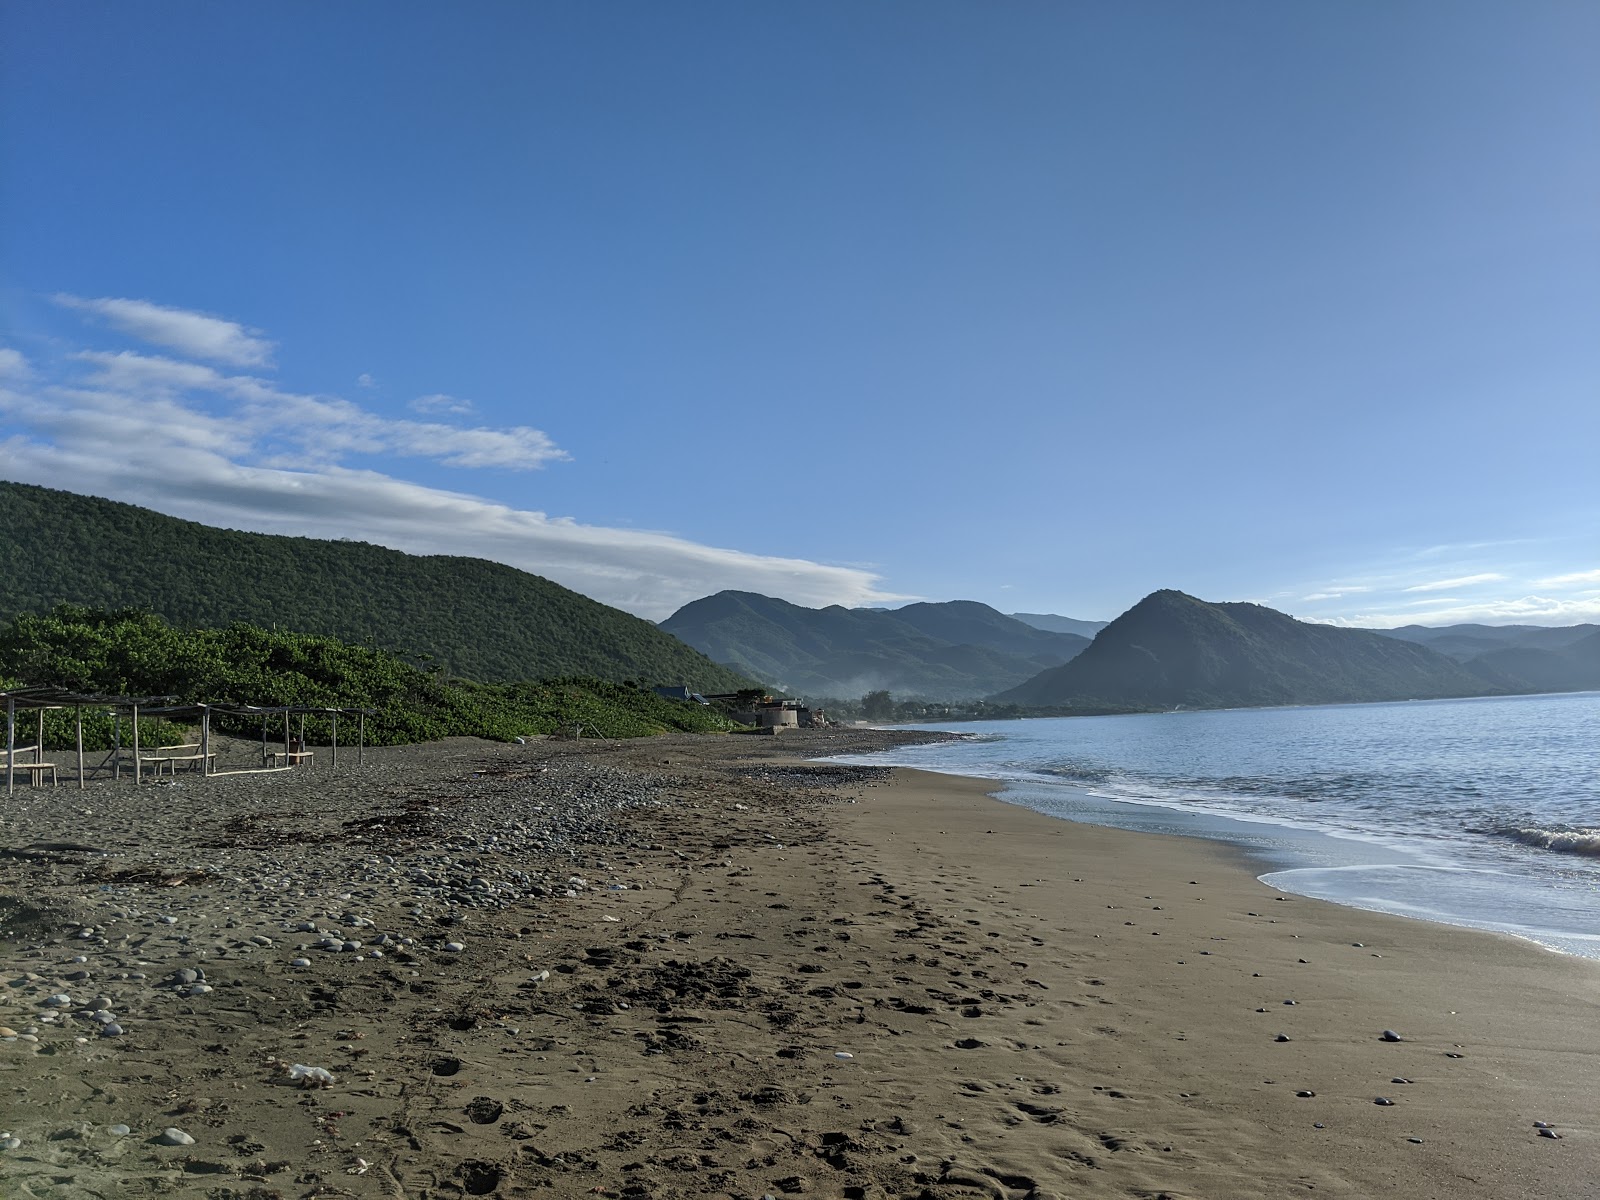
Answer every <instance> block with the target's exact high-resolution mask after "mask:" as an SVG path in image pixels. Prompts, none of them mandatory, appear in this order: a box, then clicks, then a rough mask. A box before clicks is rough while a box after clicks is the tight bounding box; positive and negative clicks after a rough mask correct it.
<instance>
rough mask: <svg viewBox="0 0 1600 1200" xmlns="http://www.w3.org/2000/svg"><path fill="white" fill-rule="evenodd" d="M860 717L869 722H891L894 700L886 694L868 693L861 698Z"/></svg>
mask: <svg viewBox="0 0 1600 1200" xmlns="http://www.w3.org/2000/svg"><path fill="white" fill-rule="evenodd" d="M861 715H862V716H863V717H865V718H866V719H867V720H869V721H892V720H894V700H893V699H892V698H891V697H890V695H889V693H888V692H868V693H867V694H866V695H865V696H863V697H861Z"/></svg>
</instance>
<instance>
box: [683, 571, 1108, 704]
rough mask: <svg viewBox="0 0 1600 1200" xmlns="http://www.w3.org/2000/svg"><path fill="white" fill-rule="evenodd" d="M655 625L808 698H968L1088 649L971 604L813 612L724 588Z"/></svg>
mask: <svg viewBox="0 0 1600 1200" xmlns="http://www.w3.org/2000/svg"><path fill="white" fill-rule="evenodd" d="M661 627H662V628H663V629H666V630H668V631H669V632H671V633H674V634H676V635H677V636H678V637H681V638H682V639H683V640H684V641H686V642H688V643H689V644H690V645H691V646H694V647H695V648H696V649H699V650H702V651H704V652H705V653H706V654H708V655H710V656H711V657H712V658H715V659H716V660H717V661H719V662H727V663H732V664H734V665H736V666H738V667H740V668H741V669H743V670H745V671H747V672H749V673H750V674H752V675H754V676H756V677H757V678H760V679H766V680H769V681H771V682H772V683H775V684H778V685H780V686H782V687H784V688H787V689H789V690H791V691H795V692H799V693H802V694H804V695H809V696H860V695H864V694H865V693H867V692H871V691H877V690H880V689H881V690H888V691H892V692H894V693H896V694H897V695H902V696H905V695H910V696H920V697H923V698H925V699H931V700H962V699H971V698H976V697H979V696H984V695H987V694H989V693H990V692H994V691H997V690H999V689H1000V688H1004V687H1010V686H1012V685H1013V684H1017V683H1021V682H1022V681H1023V680H1025V679H1027V678H1029V677H1030V676H1032V675H1034V674H1035V673H1037V672H1038V671H1039V670H1040V669H1041V668H1044V667H1052V666H1057V665H1059V664H1060V663H1063V662H1066V661H1067V660H1068V659H1070V658H1071V657H1072V656H1073V655H1074V654H1076V653H1078V652H1079V651H1080V650H1082V649H1083V648H1084V647H1085V646H1087V645H1088V639H1086V638H1082V637H1079V636H1077V635H1076V634H1071V633H1052V632H1048V631H1045V630H1041V629H1035V628H1034V627H1033V626H1031V625H1027V624H1025V623H1024V622H1022V621H1018V620H1015V619H1014V618H1012V617H1008V616H1006V615H1005V614H1004V613H1000V612H997V611H995V610H994V609H992V608H990V607H989V606H988V605H986V604H978V603H975V602H973V601H970V600H954V601H950V602H948V603H944V604H911V605H907V606H906V607H905V608H900V609H878V608H843V607H841V606H839V605H837V604H835V605H831V606H829V607H827V608H820V609H819V608H803V607H801V606H800V605H798V604H790V603H789V602H788V601H786V600H776V599H773V598H772V597H771V596H762V595H758V594H756V593H754V592H733V591H727V592H718V593H717V594H716V595H714V596H707V597H705V598H704V599H701V600H695V601H693V602H692V603H689V604H686V605H684V606H683V607H682V608H680V609H679V610H678V611H677V612H675V613H673V614H672V616H670V617H668V618H667V619H666V620H665V621H663V622H662V623H661Z"/></svg>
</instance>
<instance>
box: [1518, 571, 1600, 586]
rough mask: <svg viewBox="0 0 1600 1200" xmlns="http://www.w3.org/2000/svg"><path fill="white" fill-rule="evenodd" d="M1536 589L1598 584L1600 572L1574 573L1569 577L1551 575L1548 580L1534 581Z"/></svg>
mask: <svg viewBox="0 0 1600 1200" xmlns="http://www.w3.org/2000/svg"><path fill="white" fill-rule="evenodd" d="M1533 582H1534V583H1535V585H1537V586H1538V587H1574V586H1577V585H1579V584H1584V583H1600V571H1574V572H1573V573H1572V574H1570V575H1551V576H1550V577H1549V578H1548V579H1535V580H1534V581H1533Z"/></svg>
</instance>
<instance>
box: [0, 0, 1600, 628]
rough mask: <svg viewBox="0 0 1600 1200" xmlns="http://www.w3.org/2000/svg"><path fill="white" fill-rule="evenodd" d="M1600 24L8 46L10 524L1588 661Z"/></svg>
mask: <svg viewBox="0 0 1600 1200" xmlns="http://www.w3.org/2000/svg"><path fill="white" fill-rule="evenodd" d="M1597 147H1600V5H1596V4H1594V3H1593V2H1592V0H1524V2H1521V3H1516V4H1508V3H1504V2H1503V0H1495V2H1493V3H1480V2H1477V0H1430V2H1419V0H1384V2H1383V3H1378V2H1376V0H1374V2H1371V3H1366V2H1358V3H1350V4H1326V3H1311V2H1307V3H1291V4H1284V3H1281V2H1280V0H1209V2H1208V3H1204V4H1195V3H1192V2H1191V0H1129V2H1127V3H1120V2H1119V3H1111V2H1108V0H1093V2H1088V0H1085V2H1075V0H1048V2H1035V0H1007V2H1004V3H977V2H970V3H952V2H949V0H865V2H863V0H810V2H808V3H805V4H785V5H778V4H756V5H752V4H747V3H737V2H733V0H727V2H722V0H717V2H706V0H681V2H677V3H673V4H661V3H657V2H656V0H613V2H610V3H606V4H595V3H592V2H586V0H580V2H572V3H566V2H554V0H551V2H523V0H517V2H514V3H513V2H506V3H494V2H490V0H477V2H474V3H468V4H459V5H441V4H432V3H429V4H423V3H413V2H406V0H381V2H373V0H342V2H341V3H339V4H332V5H329V4H322V3H311V2H305V0H302V2H295V0H285V2H282V3H276V4H270V5H242V4H230V5H219V4H214V3H210V2H205V3H177V2H174V0H149V2H148V3H142V4H137V5H130V4H123V3H88V2H79V0H65V2H63V3H58V4H20V3H12V4H4V3H0V478H3V479H7V480H13V481H20V482H26V483H35V484H43V485H46V486H51V487H58V488H63V489H66V490H69V491H74V492H82V493H88V494H93V495H98V496H105V497H109V498H111V499H115V500H121V501H127V502H130V503H134V504H140V505H144V506H147V507H150V508H153V509H157V510H159V511H161V512H165V513H170V514H173V515H176V516H180V517H185V518H189V519H192V520H197V521H203V522H205V523H207V524H211V525H219V526H226V527H230V528H237V529H249V530H257V531H263V532H272V533H291V534H301V535H308V536H315V537H347V538H354V539H357V540H362V541H369V542H376V543H380V544H383V545H387V546H393V547H396V548H399V549H402V550H408V551H412V552H416V553H450V554H464V555H472V556H479V557H484V558H490V559H495V560H497V561H500V562H505V563H509V564H511V565H513V566H517V567H520V568H523V569H526V570H529V571H533V572H535V573H538V574H541V575H545V576H547V577H549V578H551V579H554V580H556V581H557V582H560V583H562V584H565V585H567V586H568V587H572V588H575V589H576V590H578V591H580V592H583V593H585V594H587V595H590V596H593V597H595V598H596V599H599V600H602V601H605V602H606V603H609V604H614V605H617V606H619V607H621V608H625V609H627V610H629V611H632V612H635V613H638V614H640V615H642V616H646V617H649V618H652V619H660V618H663V617H665V616H667V615H669V614H670V613H671V612H672V611H674V610H675V609H676V608H678V607H679V606H681V605H682V604H684V603H686V602H688V601H690V600H692V599H695V598H697V597H699V596H703V595H707V594H709V593H712V592H715V591H718V590H721V589H723V588H739V589H744V590H749V591H756V592H762V593H765V594H767V595H775V596H781V597H784V598H785V599H788V600H791V601H793V602H795V603H798V604H805V605H811V606H820V605H824V604H832V603H840V604H846V605H869V604H878V605H883V604H887V605H893V604H898V603H901V602H903V601H906V600H911V599H920V600H953V599H971V600H980V601H983V602H985V603H988V604H992V605H994V606H995V607H997V608H999V609H1001V610H1002V611H1006V612H1017V611H1021V612H1053V613H1060V614H1063V615H1067V616H1073V617H1079V618H1089V619H1101V620H1105V619H1109V618H1111V617H1113V616H1115V615H1116V614H1117V613H1119V612H1121V611H1123V610H1124V609H1126V608H1127V607H1129V606H1130V605H1132V604H1133V603H1135V602H1136V601H1137V600H1138V599H1139V598H1140V597H1142V596H1143V595H1145V594H1147V593H1149V592H1151V591H1154V590H1156V589H1158V588H1164V587H1172V588H1179V589H1181V590H1183V591H1186V592H1190V593H1192V594H1195V595H1198V596H1201V597H1203V598H1205V599H1208V600H1220V601H1236V600H1250V601H1256V602H1259V603H1264V604H1270V605H1272V606H1273V607H1275V608H1279V609H1282V610H1284V611H1287V612H1290V613H1292V614H1294V615H1295V616H1298V617H1302V618H1304V619H1307V620H1316V621H1329V622H1335V623H1340V624H1352V625H1370V626H1392V625H1400V624H1407V623H1413V622H1415V623H1423V624H1435V625H1437V624H1448V623H1453V622H1458V621H1487V622H1490V623H1513V622H1517V623H1533V624H1551V625H1561V624H1574V623H1577V622H1579V621H1596V620H1600V153H1597V149H1596V148H1597Z"/></svg>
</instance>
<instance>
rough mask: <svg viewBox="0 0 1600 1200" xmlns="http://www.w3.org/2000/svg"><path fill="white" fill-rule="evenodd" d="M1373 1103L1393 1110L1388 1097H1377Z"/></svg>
mask: <svg viewBox="0 0 1600 1200" xmlns="http://www.w3.org/2000/svg"><path fill="white" fill-rule="evenodd" d="M1373 1103H1374V1104H1381V1105H1383V1106H1384V1107H1385V1108H1393V1107H1394V1101H1393V1100H1391V1099H1389V1097H1387V1096H1379V1097H1378V1098H1377V1099H1376V1100H1374V1101H1373Z"/></svg>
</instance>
